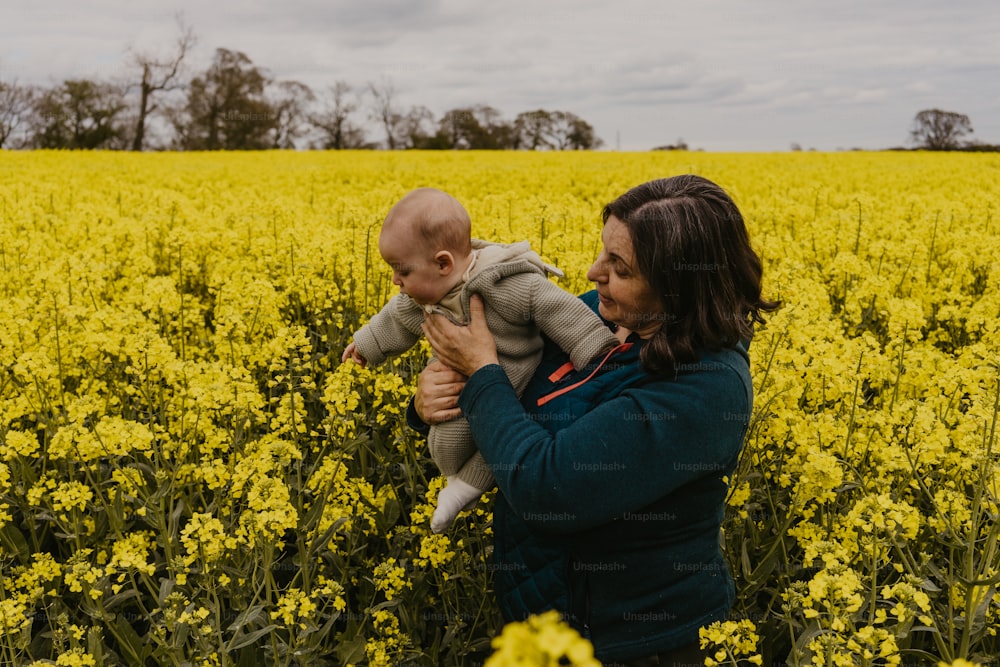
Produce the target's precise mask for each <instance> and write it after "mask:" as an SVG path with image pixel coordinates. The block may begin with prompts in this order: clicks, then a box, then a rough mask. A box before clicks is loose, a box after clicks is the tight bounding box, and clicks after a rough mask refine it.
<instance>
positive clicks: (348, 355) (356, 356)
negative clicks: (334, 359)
mask: <svg viewBox="0 0 1000 667" xmlns="http://www.w3.org/2000/svg"><path fill="white" fill-rule="evenodd" d="M348 359H353V360H354V363H356V364H358V365H359V366H361V368H364V367H365V366H367V365H368V360H367V359H365V358H364V357H362V356H361V354H360V353H359V352H358V346H357V345H355V344H354V343H351V344H350V345H348V346H347V349H346V350H344V353H343V354H342V355H340V361H341V363H343V362H345V361H347V360H348Z"/></svg>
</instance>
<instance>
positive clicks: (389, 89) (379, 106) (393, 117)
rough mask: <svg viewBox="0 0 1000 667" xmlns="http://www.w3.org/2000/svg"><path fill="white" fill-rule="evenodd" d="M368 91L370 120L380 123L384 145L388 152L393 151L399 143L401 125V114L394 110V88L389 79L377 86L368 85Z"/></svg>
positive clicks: (373, 84) (383, 80)
mask: <svg viewBox="0 0 1000 667" xmlns="http://www.w3.org/2000/svg"><path fill="white" fill-rule="evenodd" d="M368 91H369V92H370V93H371V95H372V102H371V107H370V109H369V114H370V116H371V119H372V120H374V121H376V122H377V123H380V124H381V125H382V129H384V130H385V144H386V147H387V148H388V149H389V150H395V149H396V147H397V145H398V144H399V143H400V137H399V134H400V131H401V130H400V126H401V125H402V124H403V119H404V118H403V114H401V113H400V112H399V110H398V109H397V108H396V102H395V97H396V87H395V86H393V84H392V81H391V80H389V79H382V81H381V82H380V83H378V84H375V83H369V84H368Z"/></svg>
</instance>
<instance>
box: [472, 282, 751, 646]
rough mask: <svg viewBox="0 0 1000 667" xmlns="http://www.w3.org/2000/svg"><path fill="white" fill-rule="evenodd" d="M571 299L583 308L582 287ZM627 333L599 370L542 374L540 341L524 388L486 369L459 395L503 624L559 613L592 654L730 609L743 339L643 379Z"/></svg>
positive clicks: (670, 640)
mask: <svg viewBox="0 0 1000 667" xmlns="http://www.w3.org/2000/svg"><path fill="white" fill-rule="evenodd" d="M582 298H583V299H584V301H586V302H587V303H588V304H589V305H590V306H591V307H592V308H593V309H594V310H596V299H595V295H594V294H593V293H588V294H585V295H584V296H583V297H582ZM629 343H630V344H629V345H626V346H624V348H623V349H620V350H618V351H617V352H615V353H613V354H612V355H611V356H610V357H609V358H608V359H607V360H606V361H605V362H604V363H603V365H602V366H600V368H597V369H596V372H594V371H595V368H594V367H593V366H592V367H588V368H584V369H580V370H573V371H570V372H569V373H568V374H560V373H556V376H552V377H550V375H549V374H550V372H551V371H553V370H554V369H556V368H558V367H559V366H560V365H561V364H562V362H564V361H565V356H564V355H563V354H562V353H561V352H560V351H559V350H558V349H557V348H555V349H553V348H554V346H550V348H549V349H548V350H547V354H546V357H545V359H544V360H543V364H542V366H541V367H540V368H539V370H538V372H536V374H535V376H534V380H533V381H532V382H531V383H530V384H529V385H528V388H527V389H526V390H525V392H524V394H523V396H522V397H521V399H518V397H517V394H516V393H515V392H514V390H513V388H512V387H511V385H510V382H509V380H508V379H507V377H506V376H505V374H504V373H503V371H502V369H501V368H500V367H499V366H495V365H492V366H486V367H484V368H481V369H480V370H478V371H477V372H476V373H474V374H473V375H472V377H470V378H469V380H468V382H467V384H466V385H465V389H464V390H463V392H462V395H461V397H460V400H459V405H460V407H461V408H462V412H463V413H464V415H465V417H466V418H467V419H468V421H469V424H470V425H471V427H472V433H473V437H474V438H475V441H476V444H477V446H478V448H479V450H480V451H481V452H482V455H483V457H484V458H485V460H486V462H487V464H489V466H490V468H491V469H492V470H493V473H494V476H495V477H496V482H497V486H498V487H499V491H500V492H499V493H498V494H497V497H496V505H495V507H494V532H495V548H494V574H495V578H494V583H495V589H496V594H497V596H498V600H499V603H500V607H501V610H502V612H503V614H504V616H505V618H506V620H508V621H510V620H514V619H518V618H523V617H524V616H526V615H527V614H530V613H539V612H542V611H544V610H546V609H550V608H555V609H558V610H559V611H562V612H563V613H564V614H566V616H567V617H568V618H569V619H570V621H571V622H572V623H573V624H575V625H576V626H577V627H578V628H579V629H580V630H581V631H582V632H583V633H584V634H585V636H587V637H588V638H589V639H590V640H591V641H592V642H593V643H594V646H595V651H596V655H597V657H598V658H599V659H601V660H604V661H608V660H628V659H632V658H636V657H640V656H644V655H649V654H653V653H657V652H660V651H665V650H669V649H672V648H676V647H678V646H682V645H685V644H689V643H691V642H695V641H697V639H698V628H699V627H700V626H702V625H706V624H708V623H710V622H712V621H714V620H720V619H724V618H725V617H726V615H727V614H728V611H729V609H730V606H731V604H732V601H733V597H734V591H733V582H732V578H731V576H730V574H729V571H728V569H727V567H726V564H725V560H724V557H723V554H722V551H721V547H720V541H719V530H720V526H721V522H722V518H723V510H724V500H725V495H726V490H727V481H726V480H727V477H728V476H729V475H731V474H732V472H733V470H734V469H735V467H736V463H737V458H738V456H739V452H740V449H741V446H742V442H743V438H744V435H745V433H746V428H747V424H748V422H749V417H750V411H751V408H752V403H753V388H752V384H751V380H750V373H749V359H748V356H747V349H746V346H744V345H739V346H736V347H734V348H731V349H725V350H721V351H717V352H711V353H706V354H704V355H702V357H701V358H700V359H699V360H698V361H697V362H694V363H691V364H686V365H683V366H681V367H680V368H678V369H677V370H678V373H677V375H676V376H671V377H653V376H650V375H648V374H647V373H645V372H644V371H643V370H642V369H641V367H640V365H639V350H640V349H641V345H642V341H641V340H639V339H638V338H637V337H635V336H633V337H632V339H631V340H630V341H629ZM592 372H593V376H592V377H590V379H589V380H587V381H586V382H584V383H582V384H579V385H578V386H576V387H575V388H573V389H571V390H569V391H566V392H565V393H559V391H560V390H561V389H563V388H565V387H568V386H572V385H574V384H576V383H579V382H580V381H581V380H583V379H584V378H586V377H587V376H588V375H590V374H591V373H592ZM540 399H541V400H540ZM522 403H523V404H522ZM539 403H541V404H539Z"/></svg>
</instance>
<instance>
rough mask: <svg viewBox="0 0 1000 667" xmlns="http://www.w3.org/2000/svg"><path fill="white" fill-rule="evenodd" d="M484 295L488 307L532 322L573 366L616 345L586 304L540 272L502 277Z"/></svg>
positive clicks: (514, 320) (586, 362)
mask: <svg viewBox="0 0 1000 667" xmlns="http://www.w3.org/2000/svg"><path fill="white" fill-rule="evenodd" d="M486 296H487V297H488V300H489V303H490V306H491V307H492V308H493V309H494V310H496V312H497V313H498V314H499V315H500V316H501V317H503V318H504V319H506V320H508V321H511V322H524V321H532V322H534V324H535V325H536V326H538V328H539V329H541V330H542V331H543V332H544V333H545V335H546V336H548V337H549V338H550V339H551V340H552V342H554V343H555V344H556V345H558V346H559V347H560V348H561V349H562V350H563V351H565V352H566V353H567V354H568V355H569V358H570V361H572V362H573V366H574V368H577V369H580V368H583V367H584V366H586V365H587V364H588V363H589V362H590V361H592V360H593V359H594V358H595V357H597V356H598V355H600V354H601V353H602V352H607V351H608V350H610V349H611V348H613V347H614V346H615V345H617V344H618V339H617V338H615V336H614V334H613V333H611V331H610V330H609V329H608V327H607V325H605V324H604V322H602V321H601V318H600V317H598V315H597V314H596V313H595V312H594V311H593V310H591V309H590V307H589V306H588V305H587V304H586V303H584V302H583V301H581V300H580V298H579V297H578V296H576V295H574V294H571V293H569V292H567V291H566V290H564V289H563V288H561V287H559V286H558V285H556V284H555V283H554V282H552V281H551V280H549V279H548V278H546V277H545V276H544V275H543V274H542V273H538V272H524V273H518V274H514V275H510V276H506V277H505V278H504V279H503V280H502V281H500V282H498V283H497V284H496V286H495V288H494V289H493V290H492V291H491V292H490V294H488V295H486Z"/></svg>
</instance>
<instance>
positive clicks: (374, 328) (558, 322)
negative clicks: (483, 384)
mask: <svg viewBox="0 0 1000 667" xmlns="http://www.w3.org/2000/svg"><path fill="white" fill-rule="evenodd" d="M471 228H472V224H471V221H470V219H469V214H468V213H467V212H466V210H465V208H464V207H463V206H462V205H461V204H460V203H459V202H458V200H457V199H455V198H454V197H452V196H451V195H449V194H447V193H445V192H442V191H440V190H436V189H433V188H420V189H417V190H414V191H412V192H410V193H409V194H407V195H406V196H404V197H403V198H402V199H401V200H400V201H399V202H397V203H396V204H395V205H394V206H393V207H392V208H391V209H390V210H389V214H388V215H387V216H386V218H385V222H384V223H383V224H382V232H381V234H380V235H379V240H378V246H379V253H380V254H381V255H382V258H383V259H384V260H385V261H386V263H387V264H389V266H390V267H392V282H393V284H395V285H398V286H399V292H400V293H399V294H398V295H397V296H395V297H393V298H392V299H391V300H390V301H389V303H387V304H386V305H385V307H383V308H382V310H381V311H379V313H378V314H376V315H375V316H374V317H372V318H371V320H370V321H369V322H368V324H366V325H365V326H363V327H362V328H361V329H359V330H358V331H357V332H355V333H354V339H353V342H352V343H351V344H350V345H348V346H347V349H345V350H344V354H343V356H342V357H341V360H342V361H346V360H347V359H353V360H354V361H355V362H357V363H359V364H361V365H362V366H364V365H365V364H367V363H381V362H382V361H384V360H385V359H386V358H387V357H390V356H393V355H397V354H401V353H403V352H405V351H406V350H408V349H410V348H411V347H412V346H413V345H414V344H416V342H417V341H418V340H419V339H420V336H421V335H422V334H423V332H422V330H421V324H422V323H423V321H424V316H425V314H427V313H440V314H441V315H444V316H445V317H448V318H449V319H451V320H452V321H454V322H456V323H459V324H466V323H468V312H469V296H470V295H471V294H479V295H481V296H482V298H483V302H484V306H485V312H486V323H487V325H488V326H489V329H490V331H491V332H492V333H493V336H494V338H495V339H496V346H497V354H498V356H499V360H500V365H501V366H502V367H503V369H504V371H505V372H506V373H507V376H508V377H509V378H510V381H511V384H512V385H513V386H514V389H515V390H516V391H517V393H518V395H520V394H521V392H522V391H523V389H524V387H525V385H526V384H527V382H528V380H529V379H530V378H531V376H532V374H533V373H534V371H535V368H536V367H537V365H538V362H539V361H540V359H541V356H542V344H543V343H542V333H544V334H545V335H546V336H548V337H549V338H550V339H552V340H553V341H554V342H555V343H556V344H557V345H559V346H560V347H561V348H562V349H563V350H565V351H566V352H567V353H568V354H569V356H570V360H571V361H572V362H573V365H574V366H575V367H576V368H578V369H579V368H582V367H584V366H585V365H587V364H588V363H589V362H590V361H591V360H593V359H594V358H595V357H597V356H598V355H599V354H601V353H602V352H607V351H608V350H609V349H611V348H612V347H614V346H615V345H617V343H618V340H617V339H616V338H615V336H614V335H613V334H612V333H611V331H610V330H609V329H608V328H607V327H606V326H605V325H604V323H603V322H601V320H600V318H599V317H598V316H597V315H596V314H594V312H593V311H591V310H590V308H588V307H587V306H586V305H585V304H584V303H583V302H582V301H580V300H579V299H578V298H577V297H576V296H574V295H572V294H570V293H569V292H566V291H565V290H563V289H562V288H560V287H558V286H556V285H555V283H553V282H552V281H550V280H549V279H548V274H549V273H552V274H554V275H559V276H561V275H562V273H561V272H560V271H558V269H555V267H552V266H549V265H547V264H545V263H543V262H542V260H541V258H540V257H539V256H538V254H537V253H535V252H534V251H532V250H531V248H530V247H529V244H528V242H527V241H522V242H520V243H514V244H511V245H505V244H499V243H487V242H484V241H480V240H478V239H473V238H472V237H471ZM427 444H428V448H429V449H430V454H431V458H432V459H433V460H434V463H435V464H436V465H437V466H438V468H439V469H440V471H441V473H442V474H443V475H445V477H446V478H447V485H446V486H445V488H443V489H442V490H441V492H440V493H439V494H438V506H437V508H436V509H435V511H434V515H433V517H432V518H431V530H433V531H434V532H435V533H440V532H442V531H443V530H445V529H446V528H447V527H448V526H449V525H451V523H452V521H453V520H454V519H455V517H456V516H457V515H458V513H459V512H460V511H462V510H463V509H465V508H467V507H471V506H472V505H473V504H474V503H475V501H476V500H477V499H478V498H479V496H480V495H481V494H482V493H483V491H486V490H488V489H490V488H491V487H492V486H493V474H492V472H491V471H490V468H489V466H488V464H487V463H486V461H485V460H484V459H483V458H482V455H480V454H479V453H478V451H477V450H476V447H475V443H474V442H473V440H472V434H471V431H470V429H469V425H468V423H467V422H466V421H465V419H464V418H458V419H454V420H452V421H448V422H444V423H442V424H437V425H435V426H431V429H430V433H429V434H428V437H427Z"/></svg>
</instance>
